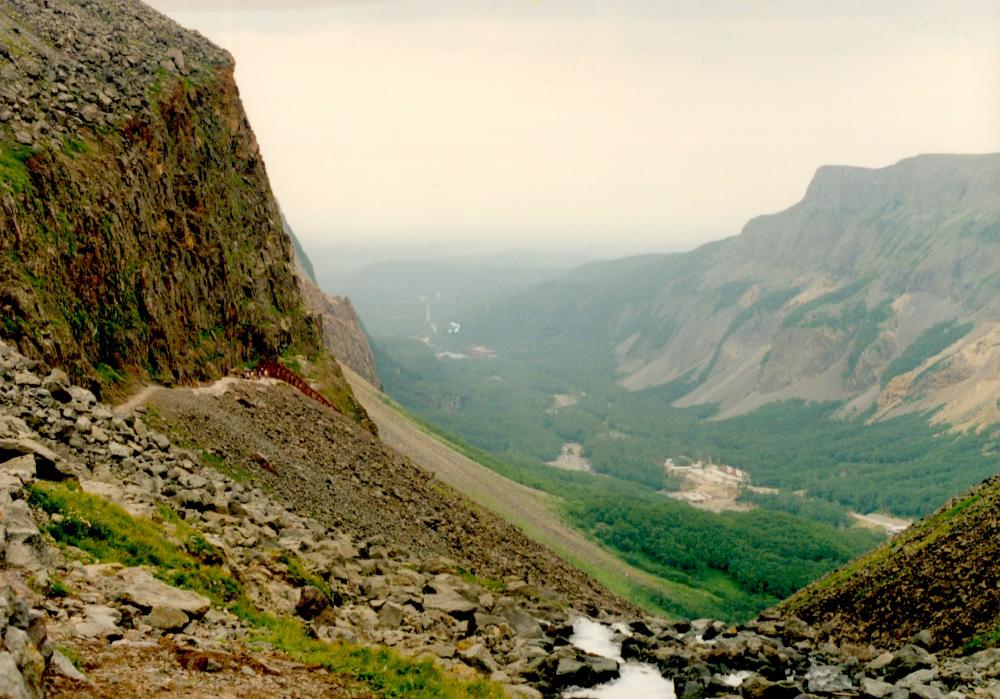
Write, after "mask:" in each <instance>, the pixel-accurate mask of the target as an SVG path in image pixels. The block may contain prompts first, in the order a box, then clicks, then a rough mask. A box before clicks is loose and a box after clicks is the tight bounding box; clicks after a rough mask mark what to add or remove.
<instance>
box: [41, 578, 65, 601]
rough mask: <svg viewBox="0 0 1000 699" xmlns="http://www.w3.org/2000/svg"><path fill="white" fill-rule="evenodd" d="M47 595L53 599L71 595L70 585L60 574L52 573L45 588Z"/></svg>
mask: <svg viewBox="0 0 1000 699" xmlns="http://www.w3.org/2000/svg"><path fill="white" fill-rule="evenodd" d="M45 596H46V597H50V598H52V599H57V598H61V597H68V596H69V587H67V585H66V583H65V582H64V581H63V579H62V578H61V577H59V576H58V575H52V576H51V577H49V584H48V587H47V588H46V590H45Z"/></svg>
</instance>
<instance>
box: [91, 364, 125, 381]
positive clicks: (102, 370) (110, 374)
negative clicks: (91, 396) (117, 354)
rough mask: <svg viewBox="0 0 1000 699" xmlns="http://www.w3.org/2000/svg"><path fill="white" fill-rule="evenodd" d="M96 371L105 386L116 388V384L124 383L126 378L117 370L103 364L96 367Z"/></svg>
mask: <svg viewBox="0 0 1000 699" xmlns="http://www.w3.org/2000/svg"><path fill="white" fill-rule="evenodd" d="M94 371H96V372H97V376H98V377H99V378H100V381H101V383H102V384H103V385H105V386H114V385H116V384H120V383H123V382H124V381H125V376H124V375H123V374H121V373H120V372H119V371H118V370H117V369H115V368H114V367H112V366H109V365H107V364H104V363H103V362H102V363H101V364H98V365H97V366H96V367H94Z"/></svg>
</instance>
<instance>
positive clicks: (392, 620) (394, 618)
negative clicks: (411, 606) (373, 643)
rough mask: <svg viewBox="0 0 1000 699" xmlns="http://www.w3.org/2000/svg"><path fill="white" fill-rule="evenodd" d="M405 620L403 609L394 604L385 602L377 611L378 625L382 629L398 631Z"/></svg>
mask: <svg viewBox="0 0 1000 699" xmlns="http://www.w3.org/2000/svg"><path fill="white" fill-rule="evenodd" d="M405 618H406V614H405V612H404V610H403V607H402V606H400V605H398V604H396V603H395V602H386V603H385V604H383V605H382V608H381V609H379V610H378V625H379V626H381V627H383V628H389V629H398V628H399V627H400V626H402V624H403V620H404V619H405Z"/></svg>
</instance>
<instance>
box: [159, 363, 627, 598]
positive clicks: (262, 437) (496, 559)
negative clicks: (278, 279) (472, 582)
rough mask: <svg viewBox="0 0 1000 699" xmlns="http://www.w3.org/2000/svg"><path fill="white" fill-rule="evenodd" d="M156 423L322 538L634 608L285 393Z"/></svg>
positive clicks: (171, 415)
mask: <svg viewBox="0 0 1000 699" xmlns="http://www.w3.org/2000/svg"><path fill="white" fill-rule="evenodd" d="M150 406H151V407H150V409H151V410H152V411H153V412H154V416H155V417H154V419H153V421H154V422H157V421H158V422H161V423H162V424H163V429H165V430H168V431H170V432H171V435H172V436H174V437H176V438H177V439H179V440H181V441H182V442H183V443H185V444H192V445H197V446H198V447H199V448H201V449H204V450H207V451H208V452H209V453H210V454H211V456H210V457H209V458H210V459H211V460H212V461H215V462H216V463H220V464H224V465H225V466H226V467H227V468H229V469H230V472H231V473H236V474H239V475H240V477H242V478H246V479H249V481H250V482H252V483H254V484H255V485H256V486H258V487H260V488H261V489H262V490H264V491H266V492H267V493H270V494H271V495H272V496H273V497H274V498H275V499H276V500H277V501H278V502H281V503H285V504H287V505H290V506H292V507H294V509H295V510H296V511H297V512H299V513H302V514H304V515H308V516H310V517H313V518H315V519H316V520H317V521H318V522H320V523H321V524H322V525H323V526H324V527H335V528H338V529H344V530H349V531H351V532H353V533H354V534H355V535H356V536H358V537H361V538H363V539H369V538H373V537H375V538H379V539H381V540H384V541H385V542H386V544H388V545H389V546H391V547H394V548H398V549H400V550H406V551H409V552H415V554H419V555H420V556H421V557H425V558H426V557H428V556H445V557H448V558H451V559H453V560H455V561H458V563H459V565H461V566H462V567H463V568H465V569H466V570H467V571H468V572H470V573H474V574H475V575H478V576H480V577H482V578H485V579H490V580H493V581H496V582H503V581H506V580H508V579H510V580H518V581H522V582H525V583H527V584H528V586H529V587H530V589H531V590H532V591H533V592H532V594H535V595H538V596H539V597H540V598H545V599H561V600H563V601H564V603H566V604H569V605H570V606H573V607H575V608H577V609H580V610H582V611H588V612H591V613H593V614H596V613H597V612H598V610H603V611H605V612H608V613H619V614H620V613H626V612H631V613H635V612H636V610H635V609H634V608H633V607H631V606H630V605H629V604H628V603H627V602H625V601H623V600H621V599H620V598H618V597H616V596H614V595H612V594H611V593H609V592H607V591H606V590H604V589H603V588H602V587H600V586H599V585H598V584H597V583H595V582H594V581H593V580H591V579H590V578H588V577H587V576H586V575H584V574H583V573H581V572H580V571H579V570H577V569H576V568H574V567H573V566H571V565H569V564H568V563H566V562H565V561H564V560H563V559H561V558H559V557H558V556H556V555H555V554H553V553H552V552H551V551H549V550H548V549H546V548H545V547H543V546H540V545H539V544H537V543H535V542H534V541H532V540H531V539H529V538H528V537H526V536H524V534H522V533H521V532H520V531H519V530H518V529H516V528H515V527H513V526H511V525H510V524H508V523H507V522H505V521H504V520H502V519H500V518H499V517H497V516H496V515H494V514H493V513H491V512H489V511H487V510H485V509H483V508H479V507H477V506H476V505H475V503H473V502H471V501H470V500H468V499H466V498H464V497H463V496H461V495H460V494H458V493H457V492H455V491H454V490H453V489H452V488H450V487H449V486H447V485H446V484H444V483H442V482H440V481H439V480H437V479H435V478H434V476H433V475H432V474H431V473H429V472H428V471H426V470H424V469H423V468H421V467H420V466H418V465H416V464H414V463H413V462H412V461H411V460H410V459H407V458H406V457H404V456H402V455H401V454H399V453H398V452H396V451H395V450H393V449H390V448H387V447H386V446H385V445H384V444H383V443H382V442H381V441H380V440H379V439H378V438H377V437H375V436H374V435H372V434H371V433H370V432H368V431H367V430H365V429H363V428H362V427H360V426H359V425H358V424H357V423H355V422H353V421H351V420H348V419H343V418H342V417H341V416H339V415H335V414H333V413H331V412H330V411H328V410H326V409H325V408H323V406H321V405H318V404H317V403H314V402H313V401H310V400H308V399H306V398H304V397H303V396H302V395H301V394H299V393H297V392H296V391H294V390H292V389H291V388H290V387H288V386H285V385H277V386H269V385H267V384H261V383H252V382H237V383H235V384H231V385H230V386H229V389H228V390H227V391H225V392H224V393H221V394H220V393H219V392H215V391H203V390H171V391H159V392H156V393H154V394H153V395H152V397H151V401H150Z"/></svg>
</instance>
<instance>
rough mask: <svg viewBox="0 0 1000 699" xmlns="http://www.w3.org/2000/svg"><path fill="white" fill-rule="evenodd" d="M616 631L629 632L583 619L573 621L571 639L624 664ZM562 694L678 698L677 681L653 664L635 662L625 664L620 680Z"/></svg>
mask: <svg viewBox="0 0 1000 699" xmlns="http://www.w3.org/2000/svg"><path fill="white" fill-rule="evenodd" d="M616 632H620V633H622V634H624V635H626V636H627V635H628V629H626V628H625V627H624V626H622V625H620V624H615V625H614V626H606V625H605V624H599V623H597V622H596V621H591V620H590V619H583V618H580V619H576V620H574V621H573V635H572V636H570V639H569V642H570V643H572V644H573V645H574V646H576V647H577V648H579V649H580V650H582V651H585V652H587V653H593V654H594V655H600V656H603V657H605V658H613V659H614V660H617V661H618V662H619V663H622V657H621V655H622V647H621V643H619V642H617V641H616V640H615V638H614V637H615V633H616ZM563 696H564V697H566V698H567V699H569V698H570V697H592V698H593V699H675V695H674V683H673V682H672V681H671V680H668V679H665V678H663V677H661V676H660V673H659V671H658V670H657V669H656V668H655V667H654V666H652V665H648V664H645V663H637V662H633V661H629V662H626V663H622V665H621V676H620V677H619V678H618V679H615V680H612V681H611V682H608V683H606V684H602V685H598V686H597V687H590V688H589V689H575V690H570V691H568V692H566V693H565V694H564V695H563Z"/></svg>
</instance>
